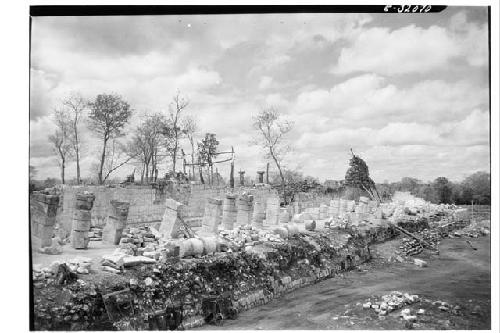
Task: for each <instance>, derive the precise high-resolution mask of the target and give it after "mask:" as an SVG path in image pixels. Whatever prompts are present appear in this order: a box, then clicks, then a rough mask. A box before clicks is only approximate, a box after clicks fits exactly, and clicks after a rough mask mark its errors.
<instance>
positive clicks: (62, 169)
mask: <svg viewBox="0 0 500 333" xmlns="http://www.w3.org/2000/svg"><path fill="white" fill-rule="evenodd" d="M65 168H66V160H65V159H64V158H62V159H61V181H62V183H63V184H66V182H65V180H64V169H65Z"/></svg>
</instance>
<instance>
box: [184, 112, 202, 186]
mask: <svg viewBox="0 0 500 333" xmlns="http://www.w3.org/2000/svg"><path fill="white" fill-rule="evenodd" d="M182 129H183V131H184V133H185V135H186V137H187V138H188V140H189V144H190V145H191V170H192V174H193V178H195V179H196V177H195V171H194V165H195V159H194V155H195V153H196V150H195V147H194V145H195V140H194V137H195V135H196V133H197V132H198V130H199V129H198V122H197V120H196V118H195V117H193V116H186V117H185V118H184V119H183V120H182Z"/></svg>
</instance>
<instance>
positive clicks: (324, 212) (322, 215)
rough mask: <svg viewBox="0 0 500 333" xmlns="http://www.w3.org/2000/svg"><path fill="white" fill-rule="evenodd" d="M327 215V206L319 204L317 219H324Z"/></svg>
mask: <svg viewBox="0 0 500 333" xmlns="http://www.w3.org/2000/svg"><path fill="white" fill-rule="evenodd" d="M327 217H328V206H327V205H324V204H322V205H321V206H319V219H320V220H323V219H326V218H327Z"/></svg>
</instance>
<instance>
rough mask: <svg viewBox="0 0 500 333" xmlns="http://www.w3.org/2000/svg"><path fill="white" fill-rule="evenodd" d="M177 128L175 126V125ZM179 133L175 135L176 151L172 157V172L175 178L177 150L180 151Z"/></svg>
mask: <svg viewBox="0 0 500 333" xmlns="http://www.w3.org/2000/svg"><path fill="white" fill-rule="evenodd" d="M174 126H175V125H174ZM177 140H178V138H177V133H176V134H175V145H174V151H173V155H172V171H173V172H174V177H175V165H176V163H177V149H178V142H177Z"/></svg>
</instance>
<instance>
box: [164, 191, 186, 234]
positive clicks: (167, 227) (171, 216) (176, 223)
mask: <svg viewBox="0 0 500 333" xmlns="http://www.w3.org/2000/svg"><path fill="white" fill-rule="evenodd" d="M185 209H186V206H184V205H183V204H181V203H180V202H177V201H175V200H174V199H167V200H166V207H165V213H164V214H163V218H162V220H161V225H160V230H159V232H160V233H161V234H162V235H163V237H165V238H167V239H172V238H178V237H179V234H180V230H181V226H183V223H182V222H181V218H184V216H185Z"/></svg>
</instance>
